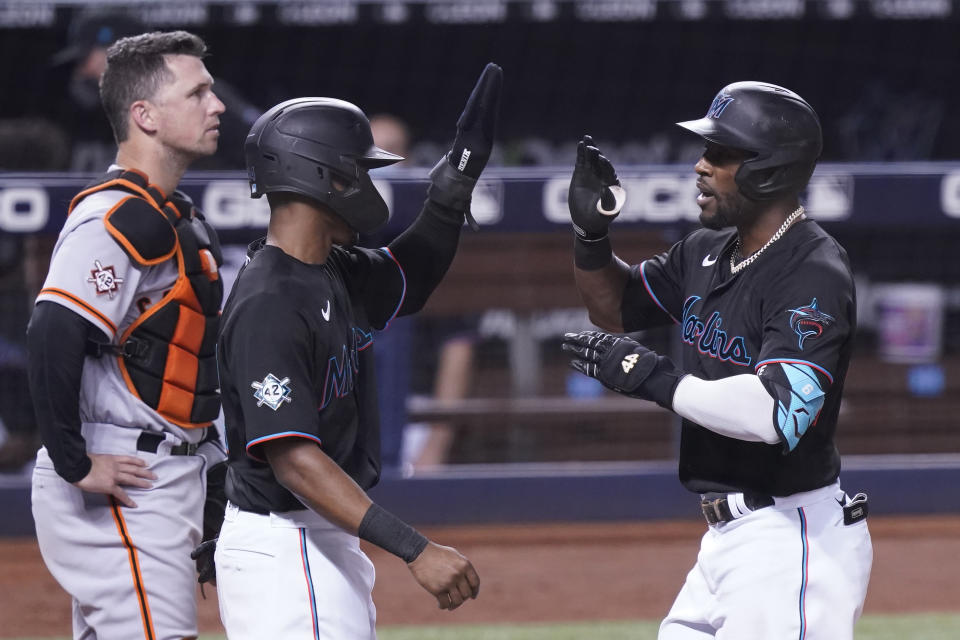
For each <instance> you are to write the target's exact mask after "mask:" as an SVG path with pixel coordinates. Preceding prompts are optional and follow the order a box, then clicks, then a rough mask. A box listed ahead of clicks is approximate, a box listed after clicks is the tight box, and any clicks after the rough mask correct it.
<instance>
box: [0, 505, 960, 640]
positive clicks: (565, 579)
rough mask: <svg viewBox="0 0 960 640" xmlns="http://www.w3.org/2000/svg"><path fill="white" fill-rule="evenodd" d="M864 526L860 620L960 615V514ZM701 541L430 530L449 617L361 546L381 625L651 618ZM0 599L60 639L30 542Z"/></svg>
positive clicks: (19, 633)
mask: <svg viewBox="0 0 960 640" xmlns="http://www.w3.org/2000/svg"><path fill="white" fill-rule="evenodd" d="M870 527H871V532H872V534H873V542H874V567H873V577H872V580H871V584H870V593H869V595H868V597H867V606H866V610H867V612H868V613H901V612H923V611H957V610H960V583H958V582H957V580H956V575H955V572H953V571H950V570H949V566H951V565H953V564H954V563H955V561H954V560H953V559H954V558H956V557H957V555H958V554H960V516H957V517H945V516H924V517H909V518H876V517H874V518H871V520H870ZM702 532H703V527H702V525H701V524H700V523H699V522H695V521H694V522H654V523H631V524H589V525H582V524H576V525H552V526H544V525H536V526H529V527H521V526H510V527H493V526H484V527H470V528H443V529H430V530H427V531H426V533H428V534H429V535H430V536H431V537H432V538H434V539H435V540H437V541H438V542H440V543H443V544H451V545H454V546H456V547H457V548H459V549H461V550H462V551H463V552H464V553H466V554H467V555H468V556H469V557H470V558H471V559H472V560H473V562H474V564H475V565H476V567H477V570H478V571H479V573H480V577H481V580H482V585H481V593H480V597H479V598H478V599H477V600H476V601H475V602H469V603H467V604H466V605H464V606H463V607H461V608H460V609H458V610H457V611H455V612H444V611H439V610H438V609H436V604H435V603H434V601H433V600H432V598H431V597H430V596H428V595H427V594H426V592H424V591H422V590H421V589H420V588H419V587H418V586H416V584H415V583H414V582H413V579H412V578H411V577H410V575H409V572H408V571H407V569H406V567H405V566H404V565H403V563H402V562H401V561H399V560H397V559H396V558H394V557H392V556H389V555H388V554H386V553H384V552H382V551H380V550H378V549H368V553H369V554H370V557H371V558H372V559H373V561H374V563H375V564H376V567H377V587H376V589H375V591H374V601H375V602H376V603H377V609H378V619H379V621H380V623H381V624H384V625H389V624H443V623H446V624H460V623H486V622H542V621H564V620H600V619H608V620H614V619H629V618H654V619H655V618H659V617H661V616H663V614H664V613H666V611H667V609H668V608H669V606H670V603H671V601H672V600H673V597H674V595H675V594H676V591H677V590H678V589H679V587H680V584H681V583H682V581H683V577H684V575H685V574H686V572H687V571H688V570H689V568H690V567H691V566H692V565H693V562H694V560H695V557H696V552H697V546H698V541H699V537H700V535H701V534H702ZM208 591H209V590H208ZM0 593H2V594H3V595H2V597H0V638H13V637H23V636H45V635H69V632H70V602H69V599H68V597H67V596H66V594H65V593H64V592H63V591H62V590H61V589H60V588H59V586H58V585H57V584H56V582H54V580H53V579H52V578H51V577H50V574H49V573H47V571H46V569H45V568H44V566H43V562H42V560H41V558H40V553H39V551H38V549H37V546H36V542H35V541H34V540H32V539H19V540H6V541H0ZM219 629H220V623H219V620H218V616H217V605H216V597H215V596H214V597H211V598H209V599H208V600H205V601H201V630H203V631H216V630H219Z"/></svg>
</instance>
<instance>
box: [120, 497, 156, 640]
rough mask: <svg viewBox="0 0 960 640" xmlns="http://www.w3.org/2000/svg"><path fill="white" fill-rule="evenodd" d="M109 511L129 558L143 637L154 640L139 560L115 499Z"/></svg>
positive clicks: (151, 619) (154, 633) (151, 618)
mask: <svg viewBox="0 0 960 640" xmlns="http://www.w3.org/2000/svg"><path fill="white" fill-rule="evenodd" d="M110 511H111V512H112V513H113V521H114V522H115V523H116V525H117V531H118V532H119V533H120V538H121V540H123V546H124V547H125V548H126V550H127V555H128V556H129V558H130V573H132V574H133V587H134V589H135V590H136V592H137V600H138V601H139V603H140V619H141V620H143V637H144V638H145V639H146V640H156V637H157V636H156V632H155V631H154V630H153V617H152V616H151V615H150V603H149V602H148V601H147V592H146V590H145V589H144V586H143V572H141V571H140V559H139V557H138V556H137V549H136V547H134V546H133V543H132V542H131V541H130V536H129V534H128V533H127V525H126V522H125V521H124V519H123V514H122V513H121V512H120V505H119V504H118V503H117V499H116V498H114V497H113V496H110Z"/></svg>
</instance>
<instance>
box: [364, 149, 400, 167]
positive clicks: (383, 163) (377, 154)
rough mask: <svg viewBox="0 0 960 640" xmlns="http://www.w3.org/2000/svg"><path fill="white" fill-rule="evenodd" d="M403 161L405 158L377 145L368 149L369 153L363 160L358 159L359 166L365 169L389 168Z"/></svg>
mask: <svg viewBox="0 0 960 640" xmlns="http://www.w3.org/2000/svg"><path fill="white" fill-rule="evenodd" d="M401 160H404V157H403V156H398V155H397V154H395V153H390V152H389V151H387V150H385V149H381V148H380V147H378V146H377V145H373V146H372V147H370V148H369V149H367V152H366V153H365V154H363V157H362V158H357V164H358V165H360V166H361V167H363V168H364V169H379V168H380V167H388V166H390V165H391V164H396V163H397V162H400V161H401Z"/></svg>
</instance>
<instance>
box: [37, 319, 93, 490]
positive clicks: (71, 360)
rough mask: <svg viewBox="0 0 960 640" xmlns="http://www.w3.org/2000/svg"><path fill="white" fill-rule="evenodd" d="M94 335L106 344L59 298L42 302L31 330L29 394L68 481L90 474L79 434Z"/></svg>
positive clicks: (44, 435)
mask: <svg viewBox="0 0 960 640" xmlns="http://www.w3.org/2000/svg"><path fill="white" fill-rule="evenodd" d="M97 334H99V335H97ZM92 336H96V337H97V338H98V339H101V338H102V340H101V341H102V342H107V338H106V336H105V335H103V332H102V331H100V330H99V329H97V328H96V327H95V326H94V325H93V324H91V323H90V322H88V321H87V320H85V319H84V318H82V317H80V316H79V315H77V314H76V313H74V312H73V311H71V310H70V309H67V308H66V307H64V306H62V305H59V304H57V303H55V302H40V303H38V304H37V306H36V307H35V308H34V310H33V315H32V316H31V318H30V325H29V327H28V328H27V348H28V349H29V352H30V360H29V364H28V365H27V366H28V376H29V380H30V395H31V396H32V398H33V409H34V411H35V412H36V414H37V426H38V428H39V430H40V438H41V439H42V440H43V444H44V446H46V447H47V452H48V453H49V454H50V459H51V460H52V461H53V466H54V468H55V469H56V470H57V473H58V474H60V476H61V477H62V478H63V479H64V480H66V481H67V482H76V481H78V480H82V479H83V478H84V476H86V475H87V474H88V473H89V472H90V466H91V462H90V458H89V457H87V447H86V443H85V442H84V440H83V436H82V435H81V434H80V377H81V374H82V373H83V359H84V357H85V354H86V345H87V339H88V337H92Z"/></svg>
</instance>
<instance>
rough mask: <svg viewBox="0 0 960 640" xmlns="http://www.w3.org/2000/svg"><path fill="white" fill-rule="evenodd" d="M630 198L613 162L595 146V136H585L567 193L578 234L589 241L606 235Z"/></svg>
mask: <svg viewBox="0 0 960 640" xmlns="http://www.w3.org/2000/svg"><path fill="white" fill-rule="evenodd" d="M626 200H627V192H626V191H624V189H623V187H622V186H620V180H619V178H617V172H616V170H615V169H614V168H613V165H612V164H610V161H609V160H607V158H606V157H605V156H603V154H601V153H600V149H598V148H597V147H596V146H594V144H593V138H591V137H590V136H583V139H582V140H581V141H580V144H578V145H577V164H576V166H575V167H574V169H573V178H571V180H570V192H569V194H568V197H567V203H568V205H569V207H570V219H571V220H572V221H573V230H574V231H575V232H576V234H577V237H578V238H580V239H581V240H584V241H587V242H590V241H596V240H600V239H602V238H604V237H606V235H607V231H608V228H609V227H610V223H611V222H613V220H614V218H616V217H617V216H618V215H619V214H620V209H622V208H623V204H624V202H626Z"/></svg>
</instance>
